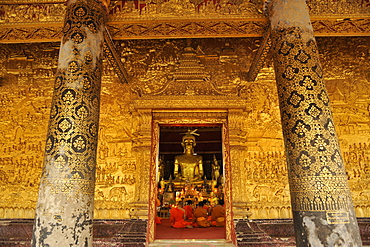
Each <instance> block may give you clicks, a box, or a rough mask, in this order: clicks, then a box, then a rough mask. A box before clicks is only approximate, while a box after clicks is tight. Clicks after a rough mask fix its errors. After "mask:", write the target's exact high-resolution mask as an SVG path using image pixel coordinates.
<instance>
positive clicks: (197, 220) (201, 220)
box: [193, 202, 211, 227]
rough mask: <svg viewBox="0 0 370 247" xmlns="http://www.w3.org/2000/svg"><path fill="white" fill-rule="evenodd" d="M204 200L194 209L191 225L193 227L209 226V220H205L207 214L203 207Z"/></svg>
mask: <svg viewBox="0 0 370 247" xmlns="http://www.w3.org/2000/svg"><path fill="white" fill-rule="evenodd" d="M203 206H204V202H199V203H198V207H197V208H196V209H194V219H193V226H194V227H210V226H211V222H209V221H208V220H207V218H208V215H207V211H206V210H205V209H204V208H203Z"/></svg>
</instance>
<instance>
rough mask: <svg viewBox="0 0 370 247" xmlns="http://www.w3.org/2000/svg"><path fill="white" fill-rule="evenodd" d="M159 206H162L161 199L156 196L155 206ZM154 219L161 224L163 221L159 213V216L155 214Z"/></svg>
mask: <svg viewBox="0 0 370 247" xmlns="http://www.w3.org/2000/svg"><path fill="white" fill-rule="evenodd" d="M159 206H161V201H160V200H159V199H158V198H155V207H156V208H157V207H159ZM154 221H155V223H156V224H161V223H162V218H161V217H159V216H158V215H157V216H155V220H154Z"/></svg>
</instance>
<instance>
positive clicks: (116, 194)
mask: <svg viewBox="0 0 370 247" xmlns="http://www.w3.org/2000/svg"><path fill="white" fill-rule="evenodd" d="M126 195H127V191H126V188H125V187H124V186H122V187H113V188H112V189H111V190H110V191H109V197H108V200H109V201H124V200H125V196H126Z"/></svg>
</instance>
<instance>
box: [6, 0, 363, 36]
mask: <svg viewBox="0 0 370 247" xmlns="http://www.w3.org/2000/svg"><path fill="white" fill-rule="evenodd" d="M264 2H265V1H262V0H252V1H247V0H232V1H231V0H221V1H210V0H196V1H195V0H181V1H179V0H155V1H146V0H139V1H132V0H120V1H111V4H110V6H109V20H108V23H107V24H108V30H109V31H110V33H111V35H112V37H113V39H115V40H121V39H143V38H189V37H198V38H205V37H261V36H262V35H263V32H264V30H265V29H266V27H267V24H268V21H267V18H266V16H265V14H264ZM5 3H6V4H5ZM307 4H308V6H309V9H310V16H311V18H312V25H313V27H314V31H315V35H316V36H331V35H344V34H345V35H369V34H370V25H369V23H370V5H369V4H368V3H367V2H366V1H362V0H352V1H335V0H331V1H323V0H311V1H307ZM65 11H66V7H65V4H64V3H63V2H55V1H47V0H45V1H43V0H28V1H27V0H13V1H7V0H5V1H4V0H3V1H0V42H1V43H11V42H25V41H27V42H41V41H44V42H46V41H47V42H53V41H59V40H60V38H61V31H62V24H63V19H64V15H65Z"/></svg>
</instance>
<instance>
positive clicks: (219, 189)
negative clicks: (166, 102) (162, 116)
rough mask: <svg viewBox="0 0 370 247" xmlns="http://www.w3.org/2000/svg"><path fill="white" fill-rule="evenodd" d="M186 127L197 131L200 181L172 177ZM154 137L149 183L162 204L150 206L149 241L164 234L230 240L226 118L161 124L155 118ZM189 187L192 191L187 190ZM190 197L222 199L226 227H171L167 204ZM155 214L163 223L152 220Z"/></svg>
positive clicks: (196, 146) (154, 198)
mask: <svg viewBox="0 0 370 247" xmlns="http://www.w3.org/2000/svg"><path fill="white" fill-rule="evenodd" d="M189 131H194V133H196V134H197V135H196V136H195V139H196V145H195V147H194V152H195V154H196V155H198V156H201V157H202V159H203V173H202V177H201V181H195V182H194V183H192V182H190V183H186V182H183V183H177V182H176V181H175V176H176V175H175V166H174V163H175V157H176V156H177V155H181V154H183V152H184V149H183V146H182V145H181V142H182V137H183V136H184V134H185V133H187V132H189ZM198 135H199V136H198ZM153 140H154V141H155V143H153V145H152V148H153V149H152V151H153V152H152V155H155V157H156V160H153V159H152V160H153V164H154V165H153V166H152V168H153V171H152V173H151V174H152V180H154V181H153V183H152V186H153V188H152V189H151V199H152V202H153V203H154V201H155V200H156V198H159V199H160V202H161V204H160V206H159V207H156V208H154V207H152V208H151V212H152V213H153V214H152V216H151V217H149V222H148V223H149V224H148V226H149V229H148V231H149V234H148V235H149V242H151V239H152V241H154V240H155V239H163V238H165V239H183V238H187V239H189V238H190V239H214V238H217V239H225V240H226V241H231V240H232V239H231V235H232V234H231V232H233V222H232V217H231V193H230V184H231V183H230V182H229V181H230V167H229V166H230V162H229V149H228V137H227V124H226V121H219V122H218V123H206V124H204V123H201V124H178V123H177V124H165V123H163V124H162V123H160V122H159V121H158V122H157V123H156V122H155V123H154V128H153ZM179 169H181V168H179ZM180 172H181V170H180ZM228 176H229V177H228ZM227 177H228V178H227ZM172 182H173V183H174V184H175V186H174V187H173V188H174V190H173V191H169V193H167V192H168V188H169V185H170V184H171V183H172ZM189 189H191V191H193V193H189ZM189 199H190V200H192V201H194V202H197V201H200V200H205V201H207V203H209V205H210V206H213V205H214V204H215V203H217V200H219V199H223V200H224V201H225V208H226V211H227V215H228V216H227V217H226V222H227V224H226V227H225V228H218V229H217V230H216V228H214V227H211V228H206V229H201V228H194V231H193V232H191V230H193V229H183V230H181V229H174V228H171V227H170V225H169V214H168V212H169V207H170V206H171V205H173V204H176V203H177V202H179V201H182V202H185V203H186V202H187V201H188V200H189ZM153 203H151V204H153ZM157 216H159V217H161V218H163V220H162V222H163V223H165V224H163V223H162V224H158V225H156V224H153V222H154V221H155V220H154V219H155V217H157ZM167 221H168V222H167ZM166 227H167V228H166ZM189 230H190V231H189ZM171 231H173V232H171ZM184 231H186V233H185V232H184ZM150 236H151V237H152V238H150Z"/></svg>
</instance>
